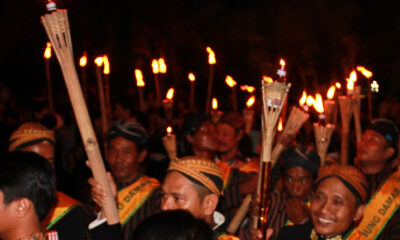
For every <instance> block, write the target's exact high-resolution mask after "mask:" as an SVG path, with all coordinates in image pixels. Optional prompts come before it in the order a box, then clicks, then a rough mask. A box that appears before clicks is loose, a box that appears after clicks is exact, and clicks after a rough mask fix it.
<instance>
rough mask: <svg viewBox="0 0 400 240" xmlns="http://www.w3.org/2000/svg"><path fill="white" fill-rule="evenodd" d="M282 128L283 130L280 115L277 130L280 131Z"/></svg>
mask: <svg viewBox="0 0 400 240" xmlns="http://www.w3.org/2000/svg"><path fill="white" fill-rule="evenodd" d="M282 130H283V123H282V117H280V118H279V123H278V132H282Z"/></svg>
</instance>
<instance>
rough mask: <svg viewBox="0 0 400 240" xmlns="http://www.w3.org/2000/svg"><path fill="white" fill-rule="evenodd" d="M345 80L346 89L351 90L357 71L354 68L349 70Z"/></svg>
mask: <svg viewBox="0 0 400 240" xmlns="http://www.w3.org/2000/svg"><path fill="white" fill-rule="evenodd" d="M346 80H347V89H348V90H353V89H354V83H355V82H356V81H357V73H356V71H355V70H353V71H351V73H350V77H349V78H347V79H346Z"/></svg>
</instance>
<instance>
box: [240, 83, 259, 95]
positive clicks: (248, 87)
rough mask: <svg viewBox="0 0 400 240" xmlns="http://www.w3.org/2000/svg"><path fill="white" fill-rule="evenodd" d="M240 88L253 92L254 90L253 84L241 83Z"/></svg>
mask: <svg viewBox="0 0 400 240" xmlns="http://www.w3.org/2000/svg"><path fill="white" fill-rule="evenodd" d="M240 90H242V91H247V92H248V93H253V92H254V91H255V90H256V88H255V87H253V86H248V85H242V86H240Z"/></svg>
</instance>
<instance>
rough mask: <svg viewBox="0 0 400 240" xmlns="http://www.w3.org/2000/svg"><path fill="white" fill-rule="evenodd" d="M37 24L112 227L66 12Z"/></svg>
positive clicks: (111, 205) (113, 211)
mask: <svg viewBox="0 0 400 240" xmlns="http://www.w3.org/2000/svg"><path fill="white" fill-rule="evenodd" d="M41 22H42V24H43V26H44V28H45V30H46V33H47V35H48V37H49V39H50V41H51V43H52V44H53V49H54V51H55V53H56V56H57V59H58V61H59V62H60V65H61V70H62V73H63V76H64V80H65V84H66V87H67V90H68V94H69V97H70V100H71V103H72V108H73V111H74V114H75V118H76V121H77V123H78V127H79V131H80V133H81V137H82V142H83V144H84V146H85V150H86V153H87V156H88V159H89V162H90V166H91V169H92V173H93V176H94V178H95V179H96V181H98V182H99V183H100V185H101V186H102V187H103V189H104V190H105V192H106V193H107V197H106V198H105V204H104V206H103V209H102V210H103V212H104V214H105V216H106V217H107V222H108V224H116V223H118V222H119V216H118V211H117V207H116V203H115V199H114V197H113V194H112V192H111V187H110V185H109V182H108V179H107V175H106V171H105V168H104V164H103V160H102V157H101V154H100V149H99V146H98V143H97V139H96V135H95V133H94V131H93V127H92V123H91V121H90V117H89V113H88V110H87V107H86V104H85V100H84V97H83V94H82V89H81V86H80V84H79V79H78V74H77V72H76V69H75V65H74V60H73V54H72V42H71V35H70V30H69V23H68V16H67V11H66V10H57V11H55V12H52V13H50V14H45V15H44V16H42V17H41Z"/></svg>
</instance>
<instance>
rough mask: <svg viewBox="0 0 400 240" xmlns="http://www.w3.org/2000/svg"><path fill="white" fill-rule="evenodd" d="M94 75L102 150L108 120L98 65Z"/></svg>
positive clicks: (105, 144) (101, 77)
mask: <svg viewBox="0 0 400 240" xmlns="http://www.w3.org/2000/svg"><path fill="white" fill-rule="evenodd" d="M96 77H97V87H98V91H99V102H100V112H101V138H102V141H103V147H104V151H105V152H106V151H107V141H106V139H107V131H108V122H107V106H106V101H105V94H104V88H103V87H104V85H103V76H102V74H101V69H100V67H98V66H97V67H96Z"/></svg>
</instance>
